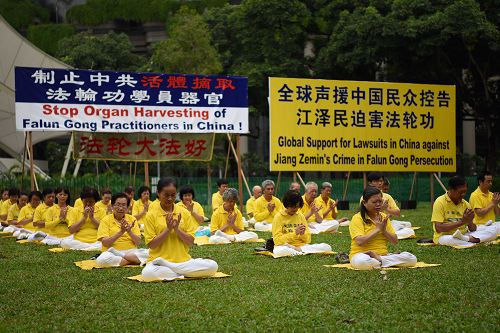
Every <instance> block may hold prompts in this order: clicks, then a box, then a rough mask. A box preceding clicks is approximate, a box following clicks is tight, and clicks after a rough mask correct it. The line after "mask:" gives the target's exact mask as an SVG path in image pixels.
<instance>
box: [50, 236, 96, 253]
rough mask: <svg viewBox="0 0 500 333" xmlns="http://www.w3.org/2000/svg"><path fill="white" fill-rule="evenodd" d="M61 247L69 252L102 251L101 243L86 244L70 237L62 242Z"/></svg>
mask: <svg viewBox="0 0 500 333" xmlns="http://www.w3.org/2000/svg"><path fill="white" fill-rule="evenodd" d="M60 245H61V247H62V248H63V249H68V250H83V251H100V250H101V249H102V244H101V242H99V241H97V242H95V243H84V242H81V241H79V240H76V239H74V238H73V236H69V237H66V238H63V239H62V240H61V244H60Z"/></svg>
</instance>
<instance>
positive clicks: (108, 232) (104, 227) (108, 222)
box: [97, 214, 141, 252]
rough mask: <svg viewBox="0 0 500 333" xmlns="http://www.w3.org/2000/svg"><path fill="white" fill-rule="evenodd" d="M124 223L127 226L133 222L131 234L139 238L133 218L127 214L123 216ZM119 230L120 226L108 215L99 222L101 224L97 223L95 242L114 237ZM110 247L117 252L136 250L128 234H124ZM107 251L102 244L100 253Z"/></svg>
mask: <svg viewBox="0 0 500 333" xmlns="http://www.w3.org/2000/svg"><path fill="white" fill-rule="evenodd" d="M125 221H127V223H128V224H132V223H134V222H135V224H134V226H133V227H132V233H134V234H135V235H137V236H139V237H141V230H140V228H139V223H137V221H136V219H135V217H133V216H132V215H129V214H125ZM120 230H121V228H120V224H119V223H118V221H117V220H116V219H115V216H114V214H108V215H106V216H105V217H104V218H103V219H102V220H101V223H99V228H98V229H97V240H99V241H102V239H103V238H107V237H111V236H114V235H116V234H117V233H118V232H119V231H120ZM112 247H113V248H115V249H117V250H119V251H122V250H130V249H136V248H137V246H136V245H135V243H134V241H133V240H132V237H130V235H129V234H128V232H125V233H124V234H123V235H121V236H120V238H118V239H117V240H115V242H114V243H113V244H112ZM107 250H108V248H107V247H106V246H104V244H102V252H105V251H107Z"/></svg>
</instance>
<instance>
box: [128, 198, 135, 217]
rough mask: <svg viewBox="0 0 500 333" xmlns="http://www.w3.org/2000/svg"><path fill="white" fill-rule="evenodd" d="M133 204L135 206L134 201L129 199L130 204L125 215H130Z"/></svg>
mask: <svg viewBox="0 0 500 333" xmlns="http://www.w3.org/2000/svg"><path fill="white" fill-rule="evenodd" d="M134 204H135V200H134V199H133V198H132V199H130V204H129V206H128V209H127V214H130V213H132V210H133V209H134ZM129 212H130V213H129Z"/></svg>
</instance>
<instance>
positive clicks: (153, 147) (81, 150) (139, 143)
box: [73, 132, 215, 162]
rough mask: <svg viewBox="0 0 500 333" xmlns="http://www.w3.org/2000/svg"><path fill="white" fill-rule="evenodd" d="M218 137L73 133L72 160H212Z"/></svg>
mask: <svg viewBox="0 0 500 333" xmlns="http://www.w3.org/2000/svg"><path fill="white" fill-rule="evenodd" d="M214 138H215V134H213V133H209V134H205V133H158V134H157V133H96V132H73V145H74V146H73V148H74V149H73V158H74V159H88V160H115V161H135V162H153V161H160V162H162V161H181V160H189V161H210V160H211V159H212V152H213V148H214Z"/></svg>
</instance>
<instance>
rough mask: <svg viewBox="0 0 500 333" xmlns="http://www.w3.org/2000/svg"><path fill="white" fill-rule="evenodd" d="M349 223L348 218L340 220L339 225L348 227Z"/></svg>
mask: <svg viewBox="0 0 500 333" xmlns="http://www.w3.org/2000/svg"><path fill="white" fill-rule="evenodd" d="M350 223H351V221H349V220H347V221H344V222H340V226H341V227H348V226H349V224H350Z"/></svg>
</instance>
